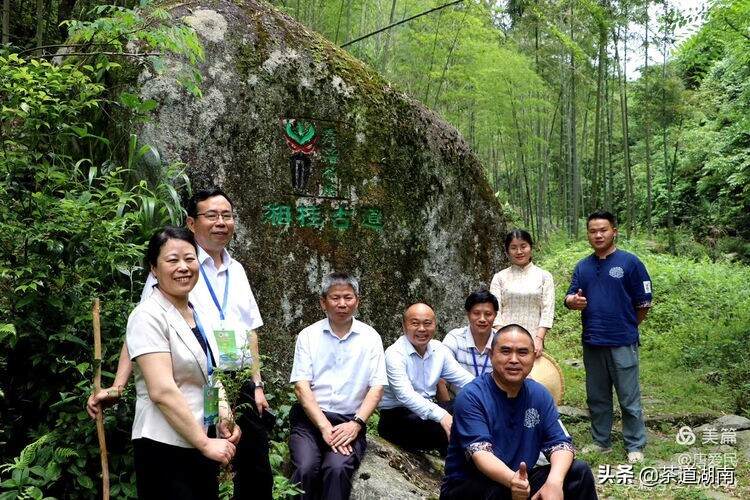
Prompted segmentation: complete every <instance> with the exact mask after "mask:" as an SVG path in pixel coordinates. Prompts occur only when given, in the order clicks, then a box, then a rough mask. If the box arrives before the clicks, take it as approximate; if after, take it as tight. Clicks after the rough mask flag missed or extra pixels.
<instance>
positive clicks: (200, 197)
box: [186, 186, 234, 218]
mask: <svg viewBox="0 0 750 500" xmlns="http://www.w3.org/2000/svg"><path fill="white" fill-rule="evenodd" d="M214 196H223V197H224V198H226V199H227V201H228V202H229V205H230V206H231V207H232V208H233V209H234V203H232V199H231V198H230V197H229V195H227V193H225V192H224V190H223V189H221V188H220V187H217V186H214V187H212V188H209V189H201V190H199V191H196V192H195V193H194V194H193V196H191V197H190V199H189V200H188V202H187V207H186V210H187V214H188V217H193V218H195V217H197V216H198V203H200V202H202V201H204V200H207V199H209V198H213V197H214Z"/></svg>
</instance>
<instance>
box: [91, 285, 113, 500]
mask: <svg viewBox="0 0 750 500" xmlns="http://www.w3.org/2000/svg"><path fill="white" fill-rule="evenodd" d="M91 319H92V322H93V325H94V394H96V393H98V392H99V391H100V390H101V389H102V331H101V325H100V322H99V299H98V298H96V299H94V306H93V308H92V311H91ZM96 435H97V437H98V438H99V455H100V457H101V460H102V498H103V499H104V500H109V462H108V460H107V441H106V438H105V436H104V412H103V411H100V412H99V413H98V414H97V415H96Z"/></svg>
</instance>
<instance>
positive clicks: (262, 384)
mask: <svg viewBox="0 0 750 500" xmlns="http://www.w3.org/2000/svg"><path fill="white" fill-rule="evenodd" d="M253 383H254V384H255V388H256V389H257V388H258V387H260V388H261V389H263V388H264V387H265V386H266V384H264V383H263V381H262V380H258V381H257V382H253Z"/></svg>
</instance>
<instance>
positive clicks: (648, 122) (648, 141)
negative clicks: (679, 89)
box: [641, 6, 654, 232]
mask: <svg viewBox="0 0 750 500" xmlns="http://www.w3.org/2000/svg"><path fill="white" fill-rule="evenodd" d="M648 21H649V16H648V6H646V38H645V40H644V43H643V50H644V70H643V76H642V77H641V78H642V79H643V80H644V83H646V84H648V80H649V79H650V78H651V77H650V75H649V74H648V24H649V22H648ZM647 88H648V87H647ZM645 97H646V102H647V103H648V102H650V101H651V95H650V94H649V93H648V92H646V96H645ZM644 128H645V130H644V134H645V136H646V140H645V143H646V227H647V228H648V229H649V232H650V231H651V229H652V224H651V214H652V213H653V208H654V206H653V203H654V200H653V195H652V194H651V182H652V181H651V116H650V115H649V114H648V113H646V120H645V123H644Z"/></svg>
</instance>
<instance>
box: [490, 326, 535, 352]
mask: <svg viewBox="0 0 750 500" xmlns="http://www.w3.org/2000/svg"><path fill="white" fill-rule="evenodd" d="M509 330H520V331H522V332H523V333H525V334H526V335H528V336H529V338H530V339H531V346H532V349H534V336H533V335H531V333H530V332H529V331H528V330H527V329H526V328H524V327H522V326H521V325H519V324H516V323H511V324H509V325H505V326H504V327H502V328H500V329H499V330H498V331H497V332H495V334H494V335H493V336H492V343H491V344H490V350H491V351H494V350H495V344H497V339H499V338H500V335H502V334H503V333H505V332H507V331H509Z"/></svg>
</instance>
